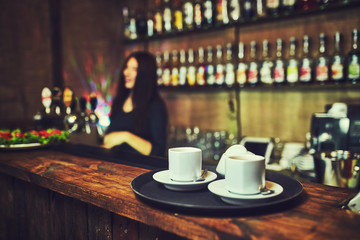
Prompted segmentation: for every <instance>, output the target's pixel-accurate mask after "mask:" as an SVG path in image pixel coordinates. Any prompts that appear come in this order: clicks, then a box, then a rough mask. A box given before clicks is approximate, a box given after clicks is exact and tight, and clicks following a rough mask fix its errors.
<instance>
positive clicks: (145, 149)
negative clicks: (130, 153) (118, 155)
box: [104, 131, 152, 155]
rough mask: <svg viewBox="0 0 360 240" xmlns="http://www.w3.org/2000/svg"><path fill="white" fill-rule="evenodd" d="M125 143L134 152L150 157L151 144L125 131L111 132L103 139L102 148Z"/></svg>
mask: <svg viewBox="0 0 360 240" xmlns="http://www.w3.org/2000/svg"><path fill="white" fill-rule="evenodd" d="M123 143H127V144H128V145H130V146H131V147H132V148H134V149H135V150H136V151H138V152H139V153H141V154H144V155H150V153H151V149H152V144H151V142H149V141H147V140H145V139H143V138H141V137H139V136H137V135H135V134H133V133H131V132H127V131H117V132H111V133H109V134H107V135H105V137H104V147H105V148H112V147H114V146H117V145H120V144H123Z"/></svg>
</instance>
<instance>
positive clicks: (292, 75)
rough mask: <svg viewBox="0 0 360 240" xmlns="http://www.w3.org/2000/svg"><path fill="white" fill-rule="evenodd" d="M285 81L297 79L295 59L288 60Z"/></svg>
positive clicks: (297, 70)
mask: <svg viewBox="0 0 360 240" xmlns="http://www.w3.org/2000/svg"><path fill="white" fill-rule="evenodd" d="M286 76H287V81H288V82H289V83H295V82H297V81H298V79H299V69H298V66H297V62H296V60H295V59H291V60H290V61H289V65H288V67H287V68H286Z"/></svg>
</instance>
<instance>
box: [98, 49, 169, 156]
mask: <svg viewBox="0 0 360 240" xmlns="http://www.w3.org/2000/svg"><path fill="white" fill-rule="evenodd" d="M156 68H157V65H156V60H155V57H154V56H153V55H152V54H150V53H148V52H134V53H132V54H131V55H130V56H128V57H127V58H126V60H125V64H124V67H123V69H122V72H121V75H120V79H119V82H118V87H117V92H116V96H115V98H114V100H113V104H112V110H111V115H110V120H111V123H110V126H109V128H108V129H107V133H106V135H105V137H104V145H103V146H104V147H105V148H114V149H117V150H124V151H135V152H138V153H141V154H144V155H158V156H163V155H164V154H165V148H166V127H167V110H166V106H165V104H164V102H163V100H162V99H161V97H160V95H159V92H158V89H157V75H156Z"/></svg>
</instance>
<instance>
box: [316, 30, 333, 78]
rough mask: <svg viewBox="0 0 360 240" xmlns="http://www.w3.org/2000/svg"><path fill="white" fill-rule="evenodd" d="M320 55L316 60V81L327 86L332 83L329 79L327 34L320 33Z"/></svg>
mask: <svg viewBox="0 0 360 240" xmlns="http://www.w3.org/2000/svg"><path fill="white" fill-rule="evenodd" d="M319 41H320V46H319V54H318V57H317V59H316V77H315V81H316V82H317V83H320V84H325V83H327V82H329V81H330V77H329V57H328V56H327V52H326V45H325V34H324V33H320V37H319Z"/></svg>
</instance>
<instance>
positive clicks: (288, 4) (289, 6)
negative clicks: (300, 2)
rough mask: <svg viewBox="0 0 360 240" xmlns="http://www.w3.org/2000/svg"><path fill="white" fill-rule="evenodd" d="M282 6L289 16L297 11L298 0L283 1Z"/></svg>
mask: <svg viewBox="0 0 360 240" xmlns="http://www.w3.org/2000/svg"><path fill="white" fill-rule="evenodd" d="M281 5H282V8H281V10H282V11H283V13H284V15H289V14H291V13H292V12H293V11H294V10H295V7H296V0H282V2H281Z"/></svg>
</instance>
